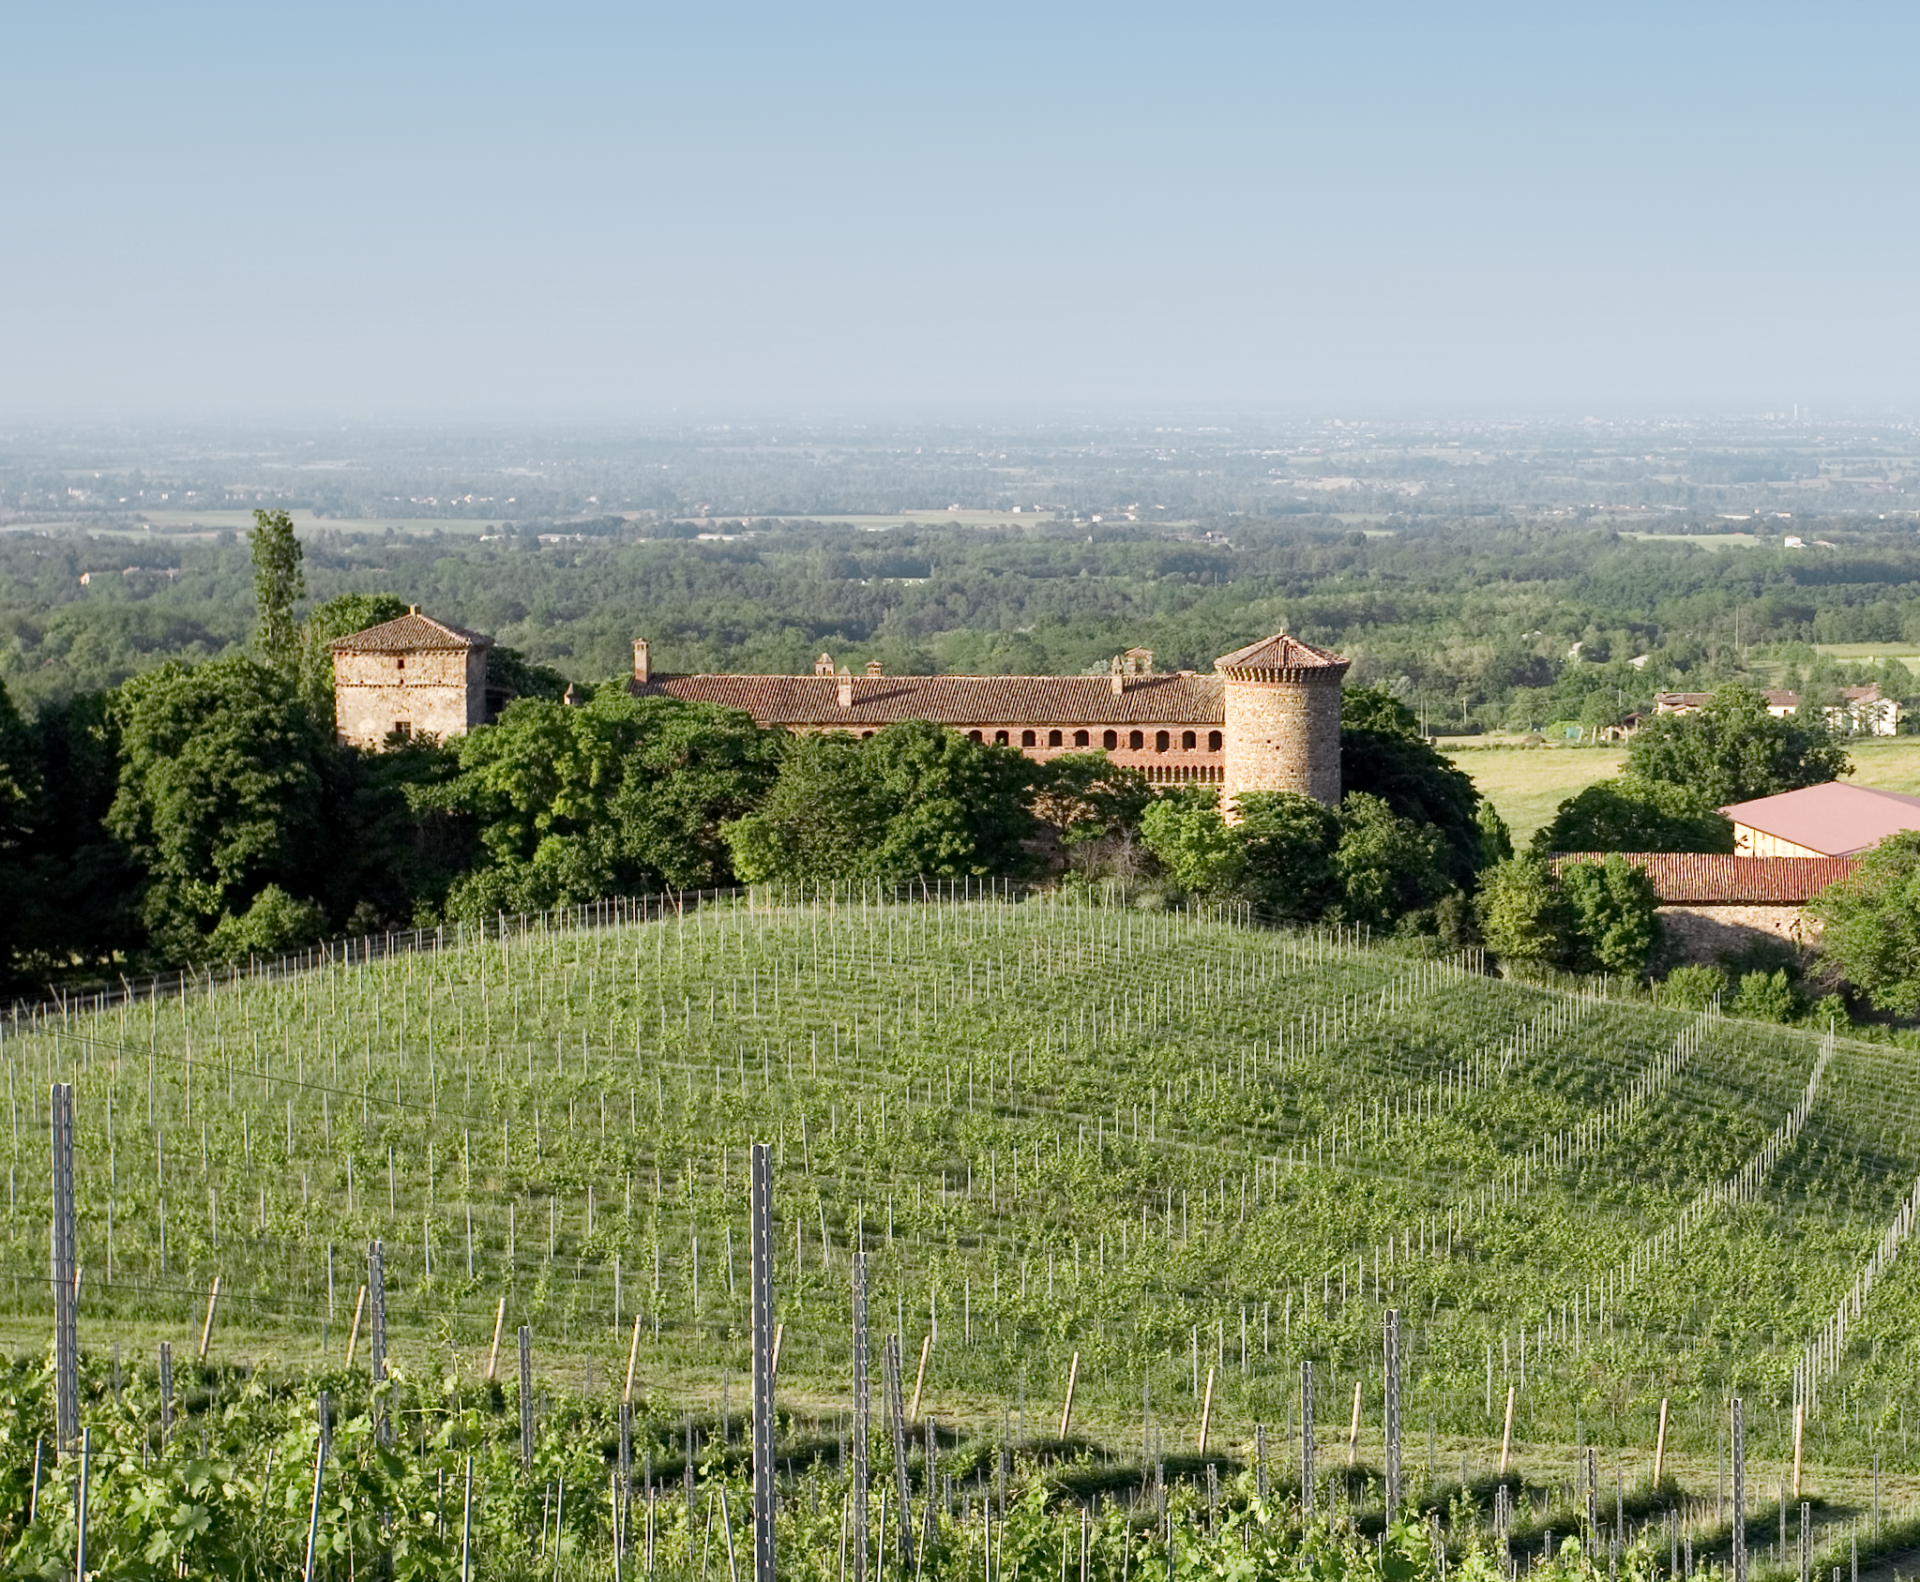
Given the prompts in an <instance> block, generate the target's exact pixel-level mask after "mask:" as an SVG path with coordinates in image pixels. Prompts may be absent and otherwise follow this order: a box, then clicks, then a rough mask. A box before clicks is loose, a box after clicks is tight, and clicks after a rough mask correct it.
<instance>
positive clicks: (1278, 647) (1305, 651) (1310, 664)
mask: <svg viewBox="0 0 1920 1582" xmlns="http://www.w3.org/2000/svg"><path fill="white" fill-rule="evenodd" d="M1351 663H1352V661H1351V660H1347V659H1342V658H1341V657H1340V656H1339V655H1338V654H1331V653H1328V652H1327V650H1326V649H1324V648H1315V647H1314V646H1313V645H1312V644H1311V643H1303V642H1301V641H1300V639H1299V638H1297V637H1289V636H1288V635H1287V634H1286V633H1285V632H1281V633H1278V634H1277V635H1275V636H1273V637H1263V638H1261V639H1260V641H1259V642H1257V643H1249V644H1247V646H1246V647H1245V648H1236V649H1235V650H1234V651H1233V652H1232V653H1230V654H1222V655H1221V656H1220V657H1219V658H1218V659H1216V660H1214V662H1213V667H1214V669H1216V670H1218V671H1220V672H1222V673H1223V674H1224V673H1225V672H1227V671H1231V670H1295V671H1298V670H1331V671H1333V672H1334V673H1335V674H1344V673H1345V672H1346V668H1347V666H1348V665H1349V664H1351Z"/></svg>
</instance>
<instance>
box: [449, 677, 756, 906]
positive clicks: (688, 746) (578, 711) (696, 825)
mask: <svg viewBox="0 0 1920 1582" xmlns="http://www.w3.org/2000/svg"><path fill="white" fill-rule="evenodd" d="M780 748H781V740H780V737H779V736H778V734H777V733H773V732H768V731H762V730H760V729H758V728H757V727H756V726H755V725H754V723H753V721H752V719H751V718H750V717H748V716H747V715H745V714H743V713H740V712H739V711H737V710H732V709H722V708H716V707H713V706H711V705H708V704H697V703H682V702H680V701H678V700H677V699H673V698H634V697H632V696H630V695H629V694H628V693H627V692H626V691H625V690H624V689H622V688H617V687H609V688H604V689H602V690H601V691H600V692H599V693H598V694H597V695H596V696H595V697H594V698H593V699H592V700H591V701H590V702H588V703H587V704H585V705H584V706H583V707H579V708H573V707H569V706H567V705H566V704H561V703H549V702H545V701H542V700H540V699H521V700H520V701H519V702H516V703H514V704H512V705H511V706H510V707H509V708H508V709H507V711H506V712H505V713H504V714H503V715H502V716H501V717H500V719H499V720H498V721H497V722H496V723H495V724H494V725H492V726H490V727H488V728H487V729H485V730H476V731H471V732H469V733H468V734H467V735H465V736H461V737H457V738H455V740H454V741H453V742H452V743H451V744H450V745H449V749H448V750H449V752H450V753H451V755H452V757H453V759H454V761H455V762H456V763H457V764H458V766H459V768H458V773H457V774H456V775H455V776H454V777H453V778H452V779H451V780H450V781H449V782H447V783H446V784H445V785H443V786H427V787H423V788H421V789H419V790H417V791H416V792H415V793H414V797H413V801H414V805H415V807H416V808H418V809H422V810H426V809H439V810H443V811H446V812H449V813H454V814H458V815H461V816H463V817H464V818H465V819H466V820H467V821H469V824H470V827H471V828H472V830H473V832H474V838H475V841H476V843H477V847H478V852H477V859H478V860H477V861H476V862H475V864H474V866H473V869H472V871H471V872H469V873H467V874H466V875H464V876H463V877H462V878H461V879H460V880H459V881H458V883H456V884H455V885H454V887H453V891H452V894H451V896H450V900H449V904H450V905H451V907H452V908H453V909H454V911H455V912H456V913H458V914H459V915H462V916H476V917H478V916H487V915H490V914H492V913H494V912H497V911H514V912H520V911H531V910H538V909H540V908H544V907H549V906H560V905H570V904H574V903H578V902H581V901H587V900H592V899H594V898H596V897H598V896H603V895H612V894H636V893H639V892H642V891H648V890H658V889H661V888H663V887H664V888H673V889H687V888H695V887H705V886H708V885H718V884H727V883H730V882H732V879H733V870H732V867H731V864H730V854H729V851H728V847H727V844H726V842H725V840H724V839H723V837H722V828H723V826H724V825H725V823H726V822H727V821H728V820H730V819H733V818H737V817H739V816H740V815H742V814H744V813H745V812H747V811H748V810H749V809H750V808H752V807H754V806H755V805H756V804H757V803H758V802H759V801H760V799H761V798H762V797H763V796H764V795H765V793H766V792H767V790H768V788H769V787H770V786H771V785H772V783H773V780H774V775H775V772H776V766H777V764H778V762H779V756H780Z"/></svg>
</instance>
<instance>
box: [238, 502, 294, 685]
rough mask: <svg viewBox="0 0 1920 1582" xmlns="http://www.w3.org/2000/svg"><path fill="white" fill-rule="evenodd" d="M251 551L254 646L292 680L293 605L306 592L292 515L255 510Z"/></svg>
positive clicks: (264, 659)
mask: <svg viewBox="0 0 1920 1582" xmlns="http://www.w3.org/2000/svg"><path fill="white" fill-rule="evenodd" d="M247 544H248V546H249V547H250V548H251V549H252V550H253V602H254V606H255V609H256V611H257V613H258V617H259V624H258V625H257V626H256V627H255V628H254V634H253V642H254V648H255V650H256V651H257V652H258V653H259V655H260V660H261V663H262V664H264V665H266V666H268V667H269V668H270V669H272V670H276V671H278V672H279V673H280V674H281V675H283V676H285V677H287V678H288V679H289V680H292V679H293V678H294V676H295V675H296V674H297V673H298V671H299V667H300V631H299V628H298V627H297V626H296V625H295V624H294V619H293V607H294V605H296V604H297V603H299V602H300V600H302V599H303V598H305V597H306V595H307V578H306V574H305V573H304V572H303V571H301V569H300V562H301V561H302V560H303V559H304V558H305V552H304V551H303V550H302V549H301V548H300V540H299V539H297V538H295V537H294V536H293V518H292V517H291V516H289V515H288V514H287V513H286V512H285V511H255V512H254V513H253V530H252V531H251V532H250V533H248V534H247Z"/></svg>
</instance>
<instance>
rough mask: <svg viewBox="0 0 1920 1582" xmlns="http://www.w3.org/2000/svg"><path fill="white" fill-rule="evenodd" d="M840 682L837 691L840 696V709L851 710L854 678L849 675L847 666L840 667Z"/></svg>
mask: <svg viewBox="0 0 1920 1582" xmlns="http://www.w3.org/2000/svg"><path fill="white" fill-rule="evenodd" d="M838 680H839V686H838V687H837V688H836V690H837V691H838V693H839V694H840V707H841V708H843V709H850V708H852V707H853V677H852V675H851V674H849V672H848V670H847V667H846V666H845V665H842V666H841V667H840V675H839V677H838Z"/></svg>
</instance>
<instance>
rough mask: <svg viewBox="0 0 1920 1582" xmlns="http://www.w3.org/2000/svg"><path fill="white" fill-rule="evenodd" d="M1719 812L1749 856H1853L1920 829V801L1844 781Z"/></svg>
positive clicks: (1737, 847) (1737, 804) (1738, 848)
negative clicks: (1892, 837) (1724, 816)
mask: <svg viewBox="0 0 1920 1582" xmlns="http://www.w3.org/2000/svg"><path fill="white" fill-rule="evenodd" d="M1720 811H1721V812H1722V813H1724V814H1726V816H1727V817H1728V818H1730V819H1732V820H1733V843H1734V849H1735V850H1736V851H1738V852H1739V853H1740V854H1741V855H1743V856H1748V857H1850V856H1854V855H1856V854H1857V853H1860V852H1864V851H1871V850H1872V849H1873V848H1874V847H1875V846H1877V845H1879V844H1880V842H1881V841H1883V840H1885V839H1886V838H1887V837H1888V836H1889V835H1892V834H1896V833H1897V832H1899V831H1901V830H1909V829H1920V797H1911V796H1902V795H1901V794H1900V793H1899V792H1897V791H1876V790H1873V789H1872V788H1871V787H1869V786H1856V785H1848V784H1846V783H1845V782H1844V781H1840V780H1829V781H1828V782H1827V783H1826V784H1825V785H1817V786H1805V787H1803V788H1802V789H1800V790H1798V791H1782V792H1781V793H1780V794H1779V795H1778V796H1767V797H1757V798H1755V799H1754V800H1753V801H1751V802H1735V803H1734V804H1732V805H1731V806H1730V807H1723V808H1722V809H1720Z"/></svg>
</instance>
